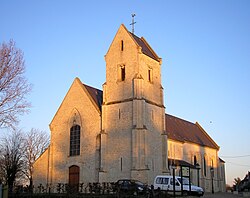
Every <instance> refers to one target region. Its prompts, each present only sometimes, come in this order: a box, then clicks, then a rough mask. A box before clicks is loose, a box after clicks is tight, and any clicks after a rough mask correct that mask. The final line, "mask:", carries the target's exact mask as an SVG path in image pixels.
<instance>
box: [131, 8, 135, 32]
mask: <svg viewBox="0 0 250 198" xmlns="http://www.w3.org/2000/svg"><path fill="white" fill-rule="evenodd" d="M134 17H135V14H134V13H133V14H132V23H130V25H132V34H134V32H135V27H134V25H135V23H136V22H135V21H134Z"/></svg>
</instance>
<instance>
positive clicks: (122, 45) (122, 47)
mask: <svg viewBox="0 0 250 198" xmlns="http://www.w3.org/2000/svg"><path fill="white" fill-rule="evenodd" d="M123 49H124V44H123V40H121V51H123Z"/></svg>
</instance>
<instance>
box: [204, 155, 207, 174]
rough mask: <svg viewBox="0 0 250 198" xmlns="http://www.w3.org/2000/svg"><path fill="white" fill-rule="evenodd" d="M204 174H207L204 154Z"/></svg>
mask: <svg viewBox="0 0 250 198" xmlns="http://www.w3.org/2000/svg"><path fill="white" fill-rule="evenodd" d="M204 176H205V177H206V176H207V162H206V157H205V156H204Z"/></svg>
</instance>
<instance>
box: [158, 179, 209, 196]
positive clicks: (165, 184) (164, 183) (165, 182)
mask: <svg viewBox="0 0 250 198" xmlns="http://www.w3.org/2000/svg"><path fill="white" fill-rule="evenodd" d="M182 181H183V182H182V184H183V195H196V196H203V194H204V191H203V189H202V188H201V187H198V186H194V185H193V184H191V192H189V179H188V178H186V177H183V178H182ZM173 184H174V183H173V176H171V175H159V176H156V177H155V180H154V189H160V190H166V191H169V192H173V190H174V186H173ZM175 191H176V192H177V194H180V193H181V177H180V176H175Z"/></svg>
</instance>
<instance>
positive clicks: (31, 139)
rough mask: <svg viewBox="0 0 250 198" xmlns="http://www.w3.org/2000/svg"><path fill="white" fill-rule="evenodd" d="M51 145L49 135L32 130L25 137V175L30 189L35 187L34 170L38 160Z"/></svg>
mask: <svg viewBox="0 0 250 198" xmlns="http://www.w3.org/2000/svg"><path fill="white" fill-rule="evenodd" d="M48 145H49V134H48V133H46V132H44V131H40V130H38V129H34V128H32V129H31V130H30V131H29V132H28V133H27V134H26V137H25V150H26V151H25V156H24V160H25V164H26V168H25V175H26V177H27V178H28V179H29V182H30V188H32V186H33V168H34V163H35V161H36V159H37V158H38V157H39V156H40V155H41V154H42V153H43V152H44V151H45V149H46V148H47V147H48Z"/></svg>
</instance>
